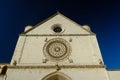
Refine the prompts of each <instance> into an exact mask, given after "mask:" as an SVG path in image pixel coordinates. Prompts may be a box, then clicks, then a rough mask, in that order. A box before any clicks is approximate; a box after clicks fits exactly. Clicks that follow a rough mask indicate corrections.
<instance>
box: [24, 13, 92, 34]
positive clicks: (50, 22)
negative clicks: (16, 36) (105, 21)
mask: <svg viewBox="0 0 120 80" xmlns="http://www.w3.org/2000/svg"><path fill="white" fill-rule="evenodd" d="M54 25H60V27H61V28H62V32H61V33H60V34H93V33H92V32H91V31H89V30H87V29H85V28H83V27H82V26H81V25H79V24H77V23H76V22H74V21H73V20H71V19H69V18H67V17H65V16H64V15H62V14H61V13H59V12H57V13H56V14H54V15H52V16H51V17H49V18H47V19H46V20H44V21H42V22H40V23H38V24H37V25H35V26H33V27H32V28H31V29H29V30H27V31H25V32H24V33H23V34H26V35H41V34H44V35H45V34H55V32H54V31H53V29H52V27H53V26H54Z"/></svg>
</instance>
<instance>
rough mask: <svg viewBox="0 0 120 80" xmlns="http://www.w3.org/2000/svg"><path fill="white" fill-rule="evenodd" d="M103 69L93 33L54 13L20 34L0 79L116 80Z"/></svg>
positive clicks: (116, 76)
mask: <svg viewBox="0 0 120 80" xmlns="http://www.w3.org/2000/svg"><path fill="white" fill-rule="evenodd" d="M119 75H120V71H119V70H109V71H108V70H106V66H105V64H104V61H103V59H102V56H101V52H100V49H99V46H98V42H97V39H96V35H95V33H93V32H92V31H91V29H90V27H89V26H87V25H84V26H82V25H79V24H77V23H76V22H74V21H72V20H71V19H69V18H67V17H65V16H64V15H62V14H61V13H56V14H54V15H53V16H51V17H49V18H48V19H46V20H44V21H43V22H40V23H38V24H37V25H35V26H27V27H26V28H25V31H24V32H23V33H22V34H20V36H19V39H18V42H17V45H16V48H15V51H14V54H13V57H12V59H11V62H10V64H0V80H120V76H119Z"/></svg>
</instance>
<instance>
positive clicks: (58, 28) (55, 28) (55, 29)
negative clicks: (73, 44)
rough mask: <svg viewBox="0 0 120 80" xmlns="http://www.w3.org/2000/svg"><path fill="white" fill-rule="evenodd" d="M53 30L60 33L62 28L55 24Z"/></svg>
mask: <svg viewBox="0 0 120 80" xmlns="http://www.w3.org/2000/svg"><path fill="white" fill-rule="evenodd" d="M53 31H54V32H56V33H60V32H61V31H62V28H61V27H60V26H55V27H54V28H53Z"/></svg>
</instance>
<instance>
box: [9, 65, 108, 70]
mask: <svg viewBox="0 0 120 80" xmlns="http://www.w3.org/2000/svg"><path fill="white" fill-rule="evenodd" d="M58 66H59V67H60V68H106V66H105V65H41V66H8V68H10V69H37V68H53V69H55V68H57V67H58Z"/></svg>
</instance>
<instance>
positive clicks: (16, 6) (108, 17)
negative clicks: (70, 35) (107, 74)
mask: <svg viewBox="0 0 120 80" xmlns="http://www.w3.org/2000/svg"><path fill="white" fill-rule="evenodd" d="M57 11H59V12H61V13H62V14H64V15H65V16H67V17H69V18H70V19H72V20H74V21H76V22H77V23H79V24H81V25H84V24H87V25H89V26H91V29H92V31H93V32H94V33H96V34H97V39H98V42H99V46H100V49H101V53H102V56H103V60H104V63H105V64H106V65H107V69H120V1H117V0H113V1H110V0H103V1H102V0H100V1H99V0H95V1H94V0H93V1H92V0H84V1H81V0H79V1H76V0H68V1H67V0H0V36H1V39H0V63H9V62H10V60H11V58H12V55H13V52H14V48H15V46H16V42H17V39H18V35H19V34H20V33H22V32H23V31H24V28H25V26H27V25H35V24H37V23H38V22H40V21H42V20H44V19H46V18H47V17H49V16H51V15H53V14H54V13H56V12H57Z"/></svg>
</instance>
